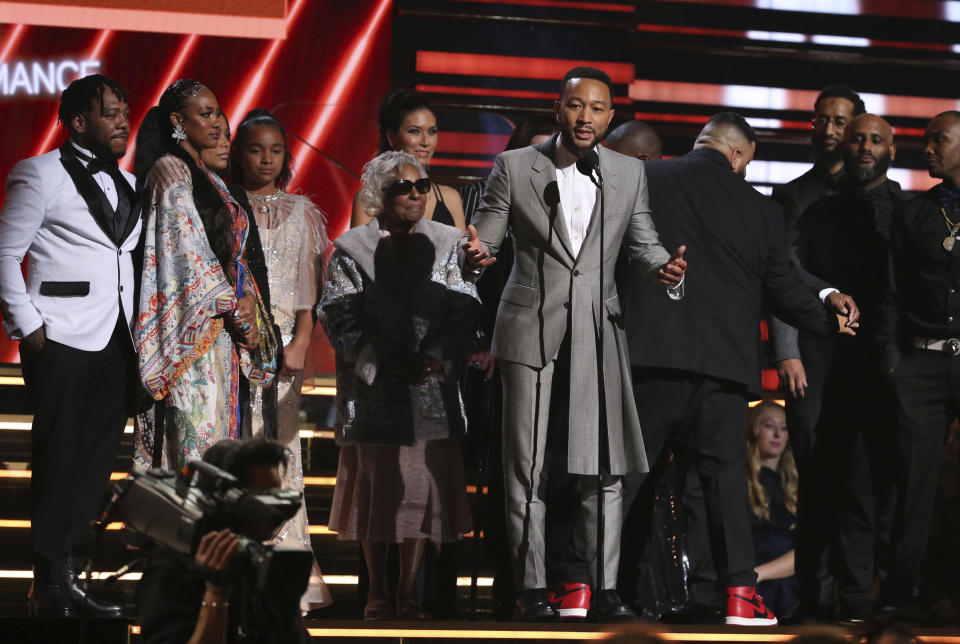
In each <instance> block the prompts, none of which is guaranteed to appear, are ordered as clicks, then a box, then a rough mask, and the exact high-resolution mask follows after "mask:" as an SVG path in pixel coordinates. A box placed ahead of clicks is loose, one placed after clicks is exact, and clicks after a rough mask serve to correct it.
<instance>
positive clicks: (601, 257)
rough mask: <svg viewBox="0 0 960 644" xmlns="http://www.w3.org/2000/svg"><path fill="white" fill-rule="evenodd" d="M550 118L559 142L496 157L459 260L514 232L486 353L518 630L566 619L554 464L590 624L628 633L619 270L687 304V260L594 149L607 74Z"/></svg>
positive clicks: (575, 76)
mask: <svg viewBox="0 0 960 644" xmlns="http://www.w3.org/2000/svg"><path fill="white" fill-rule="evenodd" d="M555 113H556V118H557V129H558V130H559V131H560V134H559V135H557V136H554V137H551V139H550V140H549V141H546V142H544V143H541V144H539V145H535V146H532V147H527V148H522V149H519V150H511V151H508V152H504V153H503V154H501V155H499V156H498V157H497V159H496V162H495V163H494V168H493V172H492V173H491V175H490V178H489V179H488V181H487V187H486V191H485V192H484V195H483V199H482V201H481V204H480V208H479V210H478V211H477V218H476V228H474V227H473V226H470V227H469V231H470V232H469V238H468V240H467V242H466V243H465V244H464V246H463V251H464V258H463V259H464V262H465V269H473V270H472V271H471V272H473V273H477V272H479V270H480V269H482V268H484V267H486V266H488V265H490V264H491V263H493V261H495V260H494V259H493V258H492V257H491V255H495V254H496V253H497V250H498V249H499V248H500V245H501V242H502V241H503V238H504V236H505V235H506V234H507V231H508V227H509V231H510V234H511V237H512V239H513V246H514V249H515V258H514V262H513V269H512V271H511V274H510V279H509V281H508V282H507V284H506V286H505V287H504V289H503V294H502V295H501V298H500V307H499V310H498V312H497V322H496V326H495V328H494V332H493V345H492V351H493V354H494V356H496V357H497V359H498V363H499V367H500V373H501V377H502V379H503V459H504V463H503V471H504V479H505V480H504V484H505V488H506V498H507V503H506V509H507V536H508V540H509V542H510V548H511V550H512V552H513V557H514V563H515V570H516V577H517V588H518V590H519V591H520V594H519V596H518V598H517V609H516V612H515V618H516V619H520V620H549V621H555V620H556V619H558V614H557V611H556V609H555V608H554V607H553V606H552V605H551V603H550V600H549V598H548V595H547V590H546V585H547V579H546V571H545V558H544V549H545V547H544V517H545V505H546V504H545V499H544V494H545V491H546V488H547V487H548V486H547V484H546V482H545V480H544V479H545V478H546V472H549V471H550V466H549V463H550V460H551V459H558V458H559V459H562V462H565V463H566V471H567V472H569V473H570V474H574V475H577V477H578V479H579V484H580V485H579V498H580V510H581V512H580V520H579V521H578V522H577V526H576V529H577V530H579V531H580V532H581V534H582V535H583V537H584V539H583V543H585V545H586V547H585V552H586V554H587V559H588V562H589V564H590V565H589V568H588V570H589V575H590V577H591V579H590V582H591V585H593V588H594V592H593V606H594V610H595V612H596V613H597V616H598V617H599V618H600V619H601V620H605V619H609V620H617V619H629V618H631V617H632V612H631V611H630V609H629V607H628V606H626V605H625V604H624V603H623V602H622V601H621V600H620V598H619V596H618V595H617V592H616V590H615V588H616V580H617V567H618V563H619V555H620V516H621V482H620V479H621V477H622V475H623V474H625V473H627V472H630V471H646V469H647V462H646V455H645V453H644V447H643V438H642V436H641V433H640V425H639V422H638V421H637V410H636V407H635V405H634V402H633V397H632V396H631V395H630V364H629V361H628V354H627V349H626V337H625V336H624V332H623V319H622V317H621V315H620V303H619V299H618V297H617V291H616V285H615V283H614V266H615V263H616V258H617V256H618V255H619V254H620V253H621V252H622V253H623V254H624V257H625V258H626V259H627V260H629V261H630V262H631V263H633V264H634V268H633V270H635V271H637V272H638V273H642V274H643V275H644V276H646V277H647V278H648V279H650V280H651V281H659V282H660V284H661V285H660V286H659V287H658V289H659V290H660V292H661V295H662V296H663V297H664V298H665V299H667V298H668V294H669V295H670V298H671V299H680V298H681V297H682V290H681V289H680V283H681V279H682V277H683V274H684V271H685V270H686V262H685V261H684V260H683V252H684V250H685V248H684V247H683V246H680V247H679V248H678V249H677V251H676V252H675V253H674V255H673V256H671V255H670V253H668V252H667V251H666V250H665V249H664V248H663V246H662V245H661V244H660V242H659V241H658V239H657V233H656V230H655V228H654V226H653V223H652V221H651V219H650V209H649V206H648V204H647V182H646V178H645V175H644V169H643V164H641V163H638V162H637V161H636V160H635V159H631V158H629V157H625V156H623V155H621V154H618V153H616V152H613V151H611V150H607V149H606V148H603V147H602V146H597V143H598V142H599V141H600V139H602V138H603V135H604V133H605V132H606V130H607V127H608V126H609V125H610V120H611V119H612V118H613V83H612V82H611V81H610V78H609V77H608V76H607V75H606V73H604V72H602V71H600V70H598V69H594V68H591V67H577V68H574V69H572V70H570V71H569V72H567V74H566V76H564V79H563V81H562V83H561V85H560V97H559V100H558V101H557V102H556V104H555ZM591 158H592V162H591ZM581 159H585V160H586V161H587V163H586V165H585V164H583V163H580V164H578V163H577V162H578V160H581ZM588 174H589V175H590V176H589V177H588ZM598 175H599V176H602V177H603V182H602V188H600V189H598V188H597V187H595V185H594V181H597V183H600V181H599V179H597V178H596V177H598ZM601 209H602V212H601ZM601 286H602V288H601ZM600 325H603V326H602V331H601V326H600ZM601 333H602V337H603V342H602V343H601V342H599V338H600V335H601ZM598 345H599V347H598ZM598 354H599V355H598ZM600 356H602V360H600V359H599V358H600ZM601 401H603V402H601ZM601 409H602V410H603V411H604V422H602V423H601V420H600V413H601ZM551 420H552V421H554V422H549V421H551ZM598 475H600V476H598ZM598 478H600V479H601V481H602V488H603V493H602V495H600V496H601V498H602V503H603V513H604V514H603V517H604V523H603V526H604V530H603V533H602V534H598V531H597V501H598V487H599V486H598V482H597V481H598ZM601 540H602V541H601ZM598 542H601V543H602V550H603V556H602V557H598V551H599V548H598ZM598 559H600V560H602V566H601V567H600V568H601V570H600V571H599V572H600V573H601V575H602V578H601V579H597V578H596V577H598V575H596V572H597V568H598V566H597V565H596V564H597V560H598Z"/></svg>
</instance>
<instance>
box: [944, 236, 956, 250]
mask: <svg viewBox="0 0 960 644" xmlns="http://www.w3.org/2000/svg"><path fill="white" fill-rule="evenodd" d="M956 241H957V240H956V238H955V237H954V236H953V235H948V236H947V237H944V239H943V250H945V251H947V252H948V253H949V252H951V251H952V250H953V245H954V244H955V243H956Z"/></svg>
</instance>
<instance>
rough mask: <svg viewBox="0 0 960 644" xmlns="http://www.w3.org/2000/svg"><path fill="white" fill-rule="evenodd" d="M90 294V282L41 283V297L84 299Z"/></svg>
mask: <svg viewBox="0 0 960 644" xmlns="http://www.w3.org/2000/svg"><path fill="white" fill-rule="evenodd" d="M89 294H90V282H40V295H46V296H47V297H83V296H85V295H89Z"/></svg>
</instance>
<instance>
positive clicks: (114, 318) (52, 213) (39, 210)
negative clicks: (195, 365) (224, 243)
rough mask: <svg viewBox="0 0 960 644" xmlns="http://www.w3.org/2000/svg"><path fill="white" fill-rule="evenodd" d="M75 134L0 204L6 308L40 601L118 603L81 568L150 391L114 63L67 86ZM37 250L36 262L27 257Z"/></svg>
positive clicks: (107, 607) (68, 605) (91, 610)
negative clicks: (20, 396)
mask: <svg viewBox="0 0 960 644" xmlns="http://www.w3.org/2000/svg"><path fill="white" fill-rule="evenodd" d="M59 118H60V120H61V121H62V122H63V124H64V127H65V128H66V130H67V133H68V136H69V139H68V140H67V141H66V142H65V143H64V144H63V146H61V147H60V148H59V149H57V150H54V151H52V152H48V153H47V154H43V155H40V156H37V157H32V158H29V159H24V160H22V161H20V162H19V163H17V164H16V165H15V166H14V168H13V170H12V171H11V172H10V175H9V177H8V178H7V184H6V193H5V199H4V202H3V210H2V211H0V310H2V313H3V327H4V330H5V331H6V332H7V334H8V335H9V336H10V337H11V338H12V339H14V340H20V360H21V363H22V365H23V375H24V380H25V381H26V386H27V391H28V393H29V395H30V397H31V402H32V403H33V405H34V414H35V415H34V420H33V430H32V458H31V461H32V470H33V475H32V478H31V491H32V495H31V496H32V507H31V546H32V552H33V564H34V585H33V588H32V589H31V595H30V606H31V609H32V612H34V613H35V614H40V615H56V616H76V615H89V616H97V617H114V616H119V615H120V607H119V606H116V605H112V604H108V603H105V602H101V601H97V600H95V599H93V598H91V597H89V596H87V595H86V594H85V593H84V592H83V590H81V588H80V587H79V586H78V585H77V581H76V575H75V573H74V570H75V569H76V568H77V566H78V565H80V564H81V563H82V562H83V561H84V560H85V558H86V557H87V556H88V555H89V554H90V553H89V552H88V547H89V545H90V544H89V534H90V528H89V525H90V521H91V520H92V519H93V518H94V517H95V515H96V513H97V511H98V509H99V505H100V503H101V501H102V499H103V496H104V492H105V491H106V489H107V485H108V483H109V478H110V471H111V467H112V465H113V462H114V458H115V456H116V454H117V451H118V448H119V445H120V438H121V436H122V435H123V428H124V425H125V424H126V419H127V417H128V415H129V413H130V412H131V411H132V409H131V408H132V407H133V406H134V404H135V400H136V398H137V396H138V391H139V389H138V384H137V380H136V359H135V355H134V351H133V344H132V341H131V336H130V325H131V322H132V319H133V313H134V301H135V300H134V291H135V284H136V273H137V272H138V271H135V269H134V262H133V259H132V253H133V252H134V250H135V248H136V246H137V243H138V240H139V238H140V228H141V225H140V205H139V200H138V198H137V195H136V192H135V190H134V187H133V184H134V179H133V175H131V174H130V173H128V172H125V171H123V170H121V169H119V168H118V166H117V159H119V158H120V157H122V156H123V154H124V152H125V150H126V145H127V140H128V138H129V136H130V123H129V108H128V106H127V103H126V97H125V94H124V91H123V89H122V88H121V87H120V86H119V85H118V84H117V83H116V82H114V81H112V80H110V79H109V78H107V77H105V76H101V75H94V76H87V77H85V78H81V79H78V80H75V81H74V82H73V83H71V84H70V86H69V87H67V89H65V90H64V92H63V95H62V97H61V100H60V110H59ZM27 255H29V260H27V276H26V279H24V277H23V273H22V271H21V266H20V265H21V263H22V262H23V261H24V260H25V259H26V256H27Z"/></svg>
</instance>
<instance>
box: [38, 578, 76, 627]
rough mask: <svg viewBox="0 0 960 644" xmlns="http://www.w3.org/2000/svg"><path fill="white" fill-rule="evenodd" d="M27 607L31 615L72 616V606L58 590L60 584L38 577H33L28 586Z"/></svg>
mask: <svg viewBox="0 0 960 644" xmlns="http://www.w3.org/2000/svg"><path fill="white" fill-rule="evenodd" d="M34 574H35V575H36V573H34ZM27 607H28V609H29V611H30V616H31V617H73V606H72V605H71V604H70V602H68V601H67V598H66V597H64V596H63V593H62V592H60V585H59V584H51V583H49V582H44V581H41V580H40V579H39V578H35V579H34V580H33V585H31V586H30V592H29V593H28V594H27Z"/></svg>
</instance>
